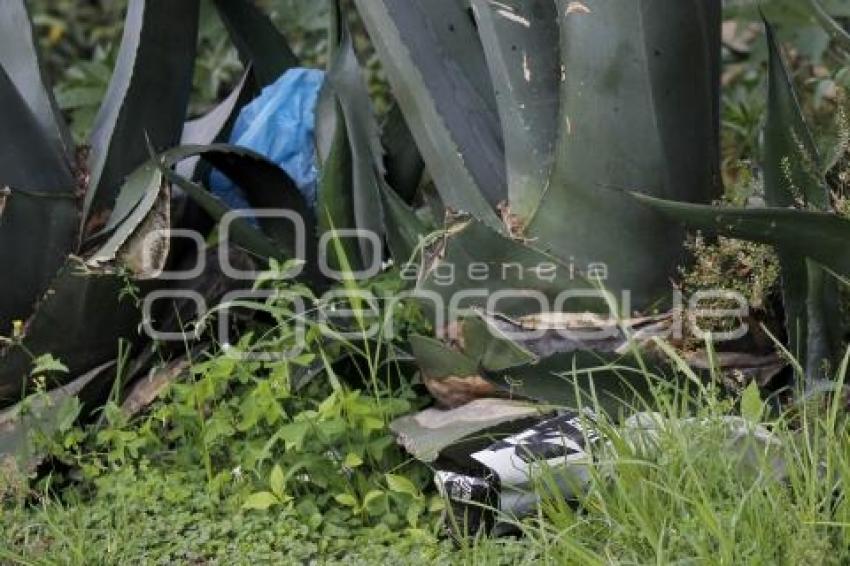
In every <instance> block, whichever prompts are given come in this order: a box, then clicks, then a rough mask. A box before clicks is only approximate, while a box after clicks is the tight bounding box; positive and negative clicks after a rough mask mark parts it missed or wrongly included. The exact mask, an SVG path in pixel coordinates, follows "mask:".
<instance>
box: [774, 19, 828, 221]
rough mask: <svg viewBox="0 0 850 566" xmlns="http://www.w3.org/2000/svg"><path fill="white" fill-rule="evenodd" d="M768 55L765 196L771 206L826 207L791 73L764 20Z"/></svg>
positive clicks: (821, 178)
mask: <svg viewBox="0 0 850 566" xmlns="http://www.w3.org/2000/svg"><path fill="white" fill-rule="evenodd" d="M765 28H766V30H767V42H768V48H769V53H770V58H769V73H768V81H769V90H768V108H767V121H766V123H765V129H764V161H765V171H764V181H765V200H766V201H767V203H768V204H769V205H770V206H793V205H795V204H798V205H800V206H812V207H814V208H816V209H818V210H826V209H827V208H829V191H828V189H827V186H826V180H825V178H824V176H823V173H822V170H821V159H820V155H819V154H818V150H817V146H816V145H815V142H814V138H813V137H812V134H811V131H810V130H809V128H808V126H807V125H806V122H805V119H804V118H803V112H802V110H801V109H800V103H799V101H798V99H797V94H796V92H795V90H794V85H793V83H792V80H791V74H790V72H789V71H788V66H787V64H786V63H785V59H784V57H783V56H782V52H781V49H780V47H779V44H778V43H777V40H776V35H775V33H774V31H773V27H772V26H771V25H770V24H767V23H765Z"/></svg>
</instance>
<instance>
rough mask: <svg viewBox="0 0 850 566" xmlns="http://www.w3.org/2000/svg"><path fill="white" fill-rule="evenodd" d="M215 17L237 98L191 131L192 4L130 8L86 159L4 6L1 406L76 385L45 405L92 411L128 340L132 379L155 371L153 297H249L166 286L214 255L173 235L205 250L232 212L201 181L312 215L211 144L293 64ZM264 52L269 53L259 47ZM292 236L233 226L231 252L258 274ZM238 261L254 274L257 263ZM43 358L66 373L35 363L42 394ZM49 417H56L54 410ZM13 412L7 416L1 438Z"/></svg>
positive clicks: (222, 288) (269, 29)
mask: <svg viewBox="0 0 850 566" xmlns="http://www.w3.org/2000/svg"><path fill="white" fill-rule="evenodd" d="M218 7H219V13H220V15H221V17H222V19H223V20H224V21H225V23H226V24H227V26H228V28H229V30H230V32H231V35H232V38H233V39H234V43H235V44H236V46H237V47H238V49H239V52H240V55H241V56H242V58H243V60H244V61H245V63H246V66H247V67H248V68H249V69H250V70H249V72H248V73H247V74H246V76H245V77H244V78H243V80H242V81H241V82H240V84H239V85H238V86H237V88H236V89H235V90H234V92H233V93H232V94H231V95H230V96H229V97H227V99H225V100H224V101H223V102H222V103H221V104H220V105H219V106H218V107H216V108H214V109H213V110H212V111H210V112H209V114H207V115H206V116H202V117H200V118H198V119H196V120H193V121H189V122H187V121H186V120H187V106H188V102H189V97H190V93H191V85H192V74H193V67H194V60H195V46H196V41H197V28H198V12H199V1H198V0H187V1H182V0H181V1H180V2H171V1H169V0H131V1H130V2H129V6H128V10H127V16H126V21H125V23H124V33H123V38H122V41H121V45H120V50H119V54H118V61H117V65H116V68H115V71H114V74H113V76H112V79H111V82H110V85H109V89H108V92H107V95H106V98H105V100H104V101H103V104H102V107H101V109H100V112H99V114H98V118H97V120H96V124H95V126H94V129H93V131H92V133H91V136H90V138H89V142H88V144H87V145H85V146H80V147H75V146H74V144H73V142H72V140H71V137H70V136H69V135H68V132H67V127H66V124H65V122H64V120H63V117H62V116H61V114H60V113H59V112H58V111H57V108H56V105H55V103H54V100H53V97H52V94H51V89H50V87H49V85H48V84H47V80H46V78H45V76H44V74H43V73H42V70H41V68H40V65H39V54H38V51H37V48H36V41H35V37H34V35H33V28H32V25H31V23H30V20H29V15H28V13H27V10H26V5H25V2H24V0H11V1H9V2H4V3H3V5H2V7H0V35H2V38H3V39H2V40H0V41H2V44H3V49H2V54H0V100H2V102H3V108H2V110H0V123H2V124H3V126H4V127H3V129H2V133H0V187H3V188H2V192H0V264H2V266H3V269H4V273H6V274H7V275H6V276H5V277H4V279H3V293H4V294H3V297H2V299H0V336H3V337H4V338H2V342H0V346H2V349H0V407H2V406H4V405H8V404H10V403H14V402H16V401H20V400H21V398H22V397H23V396H25V395H26V394H28V393H29V392H32V391H33V390H34V389H35V388H36V387H45V386H46V387H47V388H48V389H51V388H54V387H58V386H64V385H66V384H69V383H70V382H73V383H70V384H69V385H67V387H63V388H62V389H57V390H56V392H55V394H52V395H53V396H54V397H55V396H59V397H62V396H65V397H67V396H68V395H71V394H80V393H81V392H82V393H85V391H83V386H85V389H86V391H88V392H89V393H90V394H89V395H84V397H87V398H89V399H94V398H96V397H97V396H98V394H102V393H103V392H104V391H109V389H110V388H111V387H112V386H113V382H114V380H115V378H116V377H117V375H118V373H119V370H118V368H117V367H116V366H117V364H116V358H117V357H118V353H119V342H120V341H124V342H125V343H126V344H127V345H129V346H131V349H130V352H131V353H132V355H136V354H144V355H143V356H142V357H141V358H140V362H139V364H138V365H137V366H136V367H145V366H144V364H145V361H148V362H149V361H150V359H151V357H152V356H151V355H149V350H147V351H143V350H142V349H141V348H132V347H133V346H141V345H143V344H145V343H146V342H147V341H148V339H147V337H146V336H144V335H143V334H142V333H141V332H140V323H141V322H142V313H141V309H140V305H141V302H142V299H144V297H145V296H146V294H147V293H149V292H150V291H153V290H165V289H169V288H174V287H177V288H184V287H185V286H189V287H190V288H191V289H193V290H195V291H198V292H201V293H202V294H204V295H207V298H208V299H209V300H210V301H211V302H214V301H215V300H216V299H217V297H220V296H222V295H223V294H225V292H226V291H227V290H228V287H229V286H231V285H239V284H240V283H238V282H232V281H227V280H225V279H224V276H223V275H222V274H221V272H220V270H219V271H215V269H214V268H213V267H211V268H210V269H209V270H208V271H207V272H205V273H204V274H202V275H201V276H200V277H197V278H194V279H192V280H189V281H169V280H167V279H163V278H161V277H160V274H161V272H162V271H163V269H166V268H167V269H175V268H178V267H179V266H181V265H190V266H191V265H195V264H196V263H197V259H198V258H197V257H196V256H197V254H198V253H201V254H205V253H207V252H206V251H205V250H196V249H194V248H193V247H191V246H188V247H187V246H186V245H185V242H180V241H176V240H175V241H174V242H172V241H171V238H170V229H171V228H173V227H178V228H192V229H193V230H198V231H201V233H202V236H205V235H206V234H208V233H209V230H210V227H211V222H210V218H209V217H210V216H211V217H212V220H216V219H218V218H219V217H220V216H221V215H222V214H224V213H225V212H226V211H227V208H226V207H225V206H224V205H223V204H222V203H221V202H219V201H217V199H215V198H214V197H213V196H212V195H211V194H209V193H208V192H207V191H206V189H204V188H203V187H202V186H200V185H199V184H197V183H196V182H195V180H196V179H198V178H200V177H202V176H203V175H204V172H205V171H206V172H208V171H209V168H210V167H215V168H217V169H219V170H220V171H222V172H223V173H224V174H226V175H227V176H229V177H231V178H232V179H233V180H234V182H237V183H239V184H240V185H241V186H242V187H243V188H244V189H245V190H246V192H247V193H248V196H249V200H250V201H251V204H252V206H255V207H257V208H266V207H276V208H283V207H286V208H294V209H296V210H300V211H302V212H303V214H305V215H307V214H309V211H308V210H306V206H305V205H304V203H303V199H300V198H299V195H298V193H297V191H296V190H295V189H294V185H293V184H292V181H291V180H290V179H289V177H288V176H287V175H286V173H285V172H284V171H283V170H281V169H280V168H279V167H278V166H277V165H275V164H273V163H270V162H269V161H267V160H266V159H265V158H263V157H262V156H259V155H256V154H253V153H252V152H249V151H246V150H243V149H240V148H236V147H231V146H226V145H222V144H218V145H216V144H215V143H214V142H219V141H222V140H224V139H226V137H227V135H228V131H229V128H230V127H231V125H232V123H233V121H234V118H235V115H236V113H237V112H238V111H239V110H240V109H241V107H242V106H243V105H244V104H245V103H246V102H247V101H249V100H250V99H251V97H252V96H253V94H254V93H255V92H256V91H257V89H258V88H262V87H264V86H265V85H267V84H269V83H270V82H272V81H274V80H276V78H277V77H279V76H280V75H281V74H282V73H283V72H285V71H286V70H287V69H288V68H290V67H292V66H294V65H296V64H297V59H295V57H294V55H292V52H291V51H290V50H289V48H288V46H286V42H285V40H284V38H283V37H282V36H281V35H280V34H279V33H278V32H277V29H276V28H275V27H274V25H273V24H272V23H271V21H270V20H269V19H268V18H267V17H266V16H265V15H264V14H263V13H262V12H261V11H260V10H259V9H258V8H257V7H255V6H254V5H253V3H251V2H243V1H241V0H240V1H239V2H233V1H229V2H220V3H219V5H218ZM269 44H271V45H273V48H271V49H264V48H263V46H264V45H269ZM181 144H182V145H181ZM210 144H212V145H210ZM199 159H203V160H204V162H205V164H206V165H205V167H202V166H200V165H199ZM199 219H200V220H199ZM291 237H292V234H291V229H289V230H287V229H286V228H281V227H280V226H279V225H278V224H276V223H275V222H274V221H268V222H263V223H261V226H259V227H258V226H255V225H253V224H251V223H249V222H248V221H245V220H240V221H237V222H236V223H234V225H233V231H232V244H233V245H234V248H235V247H239V248H242V249H243V250H246V251H247V252H248V253H249V254H250V255H253V256H255V257H259V258H260V259H261V260H262V261H264V262H265V261H267V259H268V258H269V257H281V258H282V257H285V256H286V255H287V250H288V246H290V245H291V243H292V242H291ZM233 253H234V254H236V255H235V256H234V257H236V258H238V259H240V260H243V261H244V262H248V263H249V264H250V258H249V256H246V255H245V254H242V253H241V252H236V251H234V252H233ZM240 254H241V255H240ZM234 261H235V260H234ZM210 265H212V263H210ZM237 265H240V264H237ZM241 265H242V267H244V266H245V264H244V263H243V264H241ZM241 284H242V285H244V283H241ZM175 309H176V311H177V312H176V313H175V312H174V311H175ZM149 314H150V313H149ZM195 314H196V313H194V312H192V309H190V308H187V305H182V304H176V303H173V302H172V303H168V304H166V305H163V306H161V308H159V309H158V310H156V311H155V312H154V313H153V315H154V317H157V318H158V319H159V320H157V321H150V320H149V321H147V322H148V323H151V324H152V323H153V322H159V323H161V324H163V325H164V329H166V330H179V328H175V327H176V326H177V325H178V324H179V323H181V322H183V323H187V322H189V320H191V317H194V316H195ZM184 315H185V316H186V318H185V319H183V320H182V321H181V320H178V319H179V318H181V317H182V316H184ZM146 352H147V353H146ZM125 353H127V352H126V349H125ZM46 355H49V356H51V357H50V358H48V359H52V360H58V363H48V364H44V363H37V364H36V365H38V366H39V372H38V373H39V375H40V377H42V378H47V381H46V383H34V381H33V379H32V376H31V375H30V371H31V369H32V367H33V365H34V362H38V361H39V360H42V362H43V360H44V359H45V358H44V357H45V356H46ZM125 369H126V368H125ZM124 374H126V372H124ZM124 374H122V376H121V377H123V378H126V377H132V376H128V375H124ZM42 412H43V413H44V416H45V418H47V417H50V415H51V413H55V410H52V409H50V408H48V409H47V410H46V411H42ZM18 413H19V411H17V410H13V411H11V412H9V413H6V414H5V415H4V416H3V421H4V423H6V421H8V420H9V419H12V420H15V419H14V418H13V417H11V416H10V415H14V414H18ZM3 428H4V430H7V429H9V425H8V423H6V424H4V426H3ZM0 444H3V442H0ZM14 444H15V443H14V442H11V445H13V446H14ZM5 448H8V446H5V447H2V446H0V452H3V451H6V450H5Z"/></svg>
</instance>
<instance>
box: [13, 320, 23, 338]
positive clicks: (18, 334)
mask: <svg viewBox="0 0 850 566" xmlns="http://www.w3.org/2000/svg"><path fill="white" fill-rule="evenodd" d="M23 336H24V321H22V320H15V321H12V338H14V339H15V340H19V339H21V338H23Z"/></svg>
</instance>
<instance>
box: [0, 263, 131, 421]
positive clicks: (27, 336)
mask: <svg viewBox="0 0 850 566" xmlns="http://www.w3.org/2000/svg"><path fill="white" fill-rule="evenodd" d="M125 285H126V282H125V281H124V279H123V278H122V277H120V276H118V275H112V274H102V273H93V272H91V271H88V270H86V269H85V266H84V265H83V264H82V263H81V262H80V260H77V259H73V258H72V259H69V260H68V261H67V262H66V263H65V265H64V267H63V268H62V269H61V271H60V272H59V275H58V276H57V277H56V278H55V279H54V280H53V281H52V282H51V283H50V285H49V286H48V290H47V292H46V293H44V294H43V296H42V298H41V301H40V303H39V304H38V306H37V308H36V309H35V311H34V313H33V315H32V316H31V317H30V318H29V319H28V320H27V321H26V322H25V325H24V337H23V341H22V346H8V347H6V348H5V349H4V350H3V351H2V352H0V405H3V404H8V403H10V402H15V401H19V400H20V399H21V398H22V395H24V394H25V393H26V392H27V391H28V390H30V389H31V387H32V384H31V382H30V381H29V380H28V374H29V372H30V368H31V365H32V356H41V355H43V354H50V355H52V356H53V357H54V358H56V359H58V360H60V361H61V362H62V363H63V364H65V366H67V367H68V369H69V372H68V373H67V374H57V375H56V376H51V377H55V381H54V380H51V379H48V386H49V387H51V388H52V387H54V386H60V385H63V384H64V383H66V382H67V381H68V380H69V379H68V377H69V376H78V375H82V374H83V373H85V372H87V371H90V370H91V369H92V368H95V367H98V366H100V365H101V364H103V363H106V362H107V361H109V360H112V359H115V356H116V354H117V352H118V342H119V340H121V339H125V340H128V341H129V342H130V343H136V342H137V341H138V340H139V334H138V323H139V320H140V312H139V309H138V308H137V306H136V304H135V303H134V301H133V300H132V299H131V298H130V297H124V299H123V300H122V299H121V298H120V297H121V295H122V292H121V291H122V289H124V288H125ZM147 285H148V284H147V283H139V286H140V288H141V290H142V292H144V290H145V288H146V287H147Z"/></svg>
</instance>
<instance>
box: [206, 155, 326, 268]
mask: <svg viewBox="0 0 850 566" xmlns="http://www.w3.org/2000/svg"><path fill="white" fill-rule="evenodd" d="M203 158H204V159H205V160H206V161H209V163H210V164H211V165H212V166H214V167H215V168H216V169H218V170H219V171H221V172H222V173H224V174H225V175H226V176H227V177H229V178H230V180H231V181H233V182H234V183H236V184H237V185H238V186H239V187H240V188H241V189H242V190H243V191H244V192H245V195H246V197H247V199H248V202H249V204H250V205H251V207H252V208H255V209H261V210H262V209H266V210H273V211H281V210H287V211H292V212H295V213H297V215H298V216H299V217H300V218H301V220H302V221H303V227H304V230H305V233H304V234H299V233H298V229H297V228H296V227H295V226H293V224H292V223H291V222H290V221H289V220H286V219H278V218H260V219H259V223H260V226H261V227H262V229H263V232H265V233H266V234H267V235H268V236H269V237H270V238H271V239H272V241H273V242H274V243H275V246H276V247H278V248H279V249H280V250H282V252H283V253H284V254H285V255H286V256H287V257H289V258H295V257H296V253H297V250H296V241H297V239H298V238H299V236H301V237H303V239H304V241H305V246H306V250H304V251H305V253H306V256H305V257H299V258H298V259H301V260H304V261H305V262H306V264H307V267H308V270H310V269H312V268H313V267H314V266H315V263H316V261H315V260H316V257H317V255H318V251H317V243H316V238H317V237H316V229H317V228H316V219H315V216H314V214H313V211H312V210H311V209H310V207H309V205H308V204H307V202H306V201H305V199H304V197H303V196H302V195H301V193H300V192H299V191H298V189H297V187H296V186H295V183H294V182H293V181H292V179H290V177H289V175H287V174H286V172H285V171H284V170H283V169H281V168H280V167H278V166H277V164H275V163H272V162H271V161H269V160H268V159H266V158H265V157H263V156H262V155H260V154H258V153H255V152H252V151H250V150H246V149H243V148H238V147H234V146H222V145H213V146H210V148H209V151H205V152H204V153H203ZM279 253H280V252H279ZM278 255H279V254H278Z"/></svg>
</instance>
